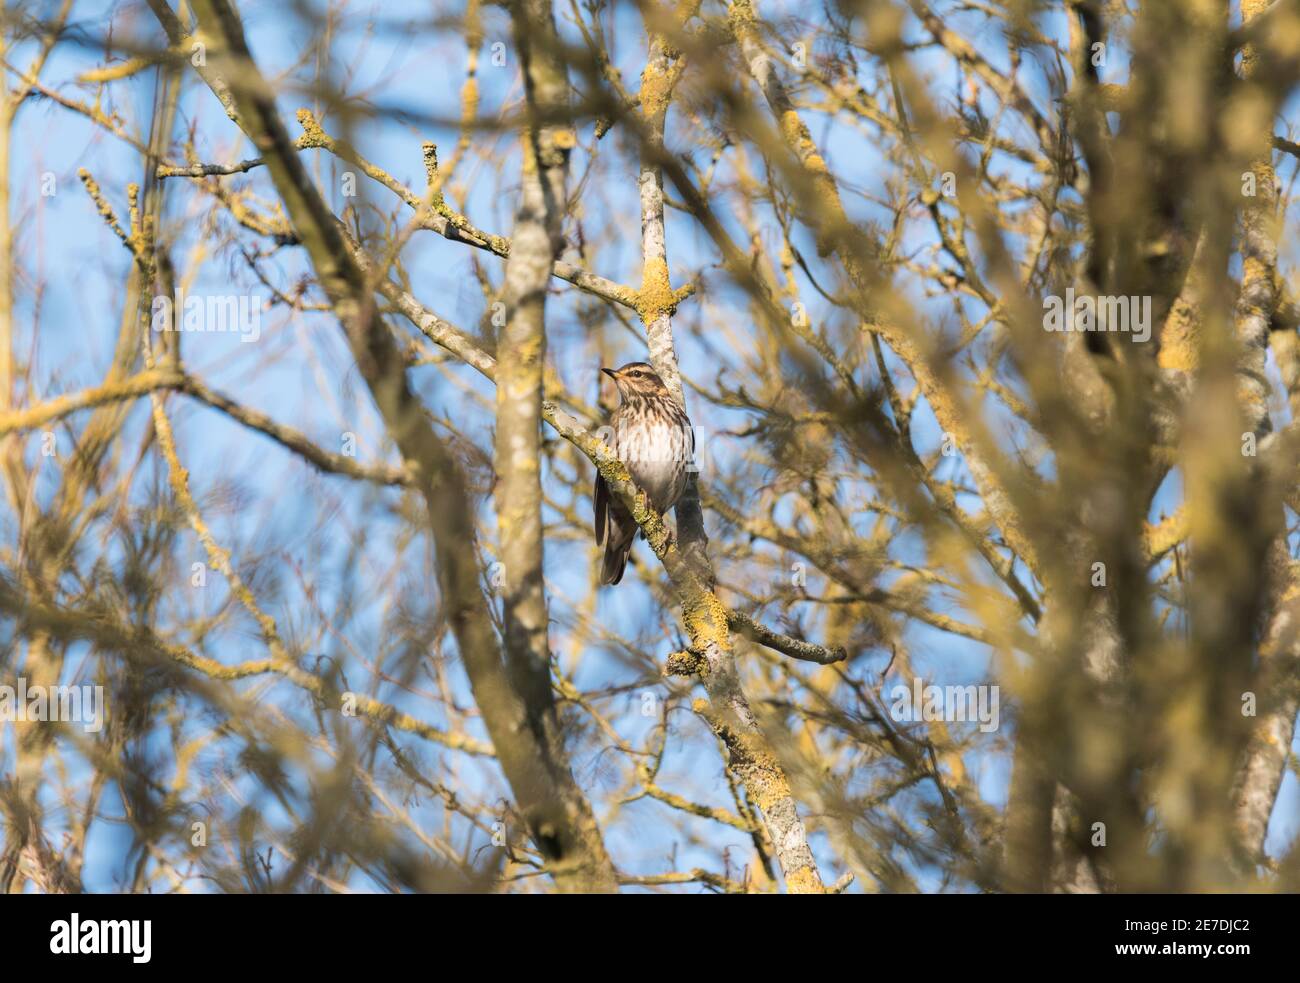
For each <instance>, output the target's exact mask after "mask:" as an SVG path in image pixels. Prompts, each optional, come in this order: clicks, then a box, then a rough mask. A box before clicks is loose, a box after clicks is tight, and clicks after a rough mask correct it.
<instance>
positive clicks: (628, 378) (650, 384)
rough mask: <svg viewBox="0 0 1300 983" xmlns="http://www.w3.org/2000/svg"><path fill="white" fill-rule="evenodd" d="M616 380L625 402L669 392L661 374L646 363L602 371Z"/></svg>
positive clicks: (631, 363) (629, 363) (615, 382)
mask: <svg viewBox="0 0 1300 983" xmlns="http://www.w3.org/2000/svg"><path fill="white" fill-rule="evenodd" d="M600 371H602V372H604V373H605V374H606V375H607V376H609V377H610V378H611V379H613V380H614V385H615V386H617V387H618V394H619V395H620V396H622V397H623V399H624V400H629V399H637V398H641V399H645V398H648V397H650V396H663V395H666V394H667V392H668V387H667V386H665V385H664V382H663V380H662V379H660V378H659V374H658V373H657V372H655V370H654V369H652V368H651V367H650V366H649V365H647V364H646V363H645V362H628V363H627V365H625V366H623V367H622V368H621V369H601V370H600Z"/></svg>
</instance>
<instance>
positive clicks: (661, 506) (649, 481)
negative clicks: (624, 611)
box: [592, 362, 695, 586]
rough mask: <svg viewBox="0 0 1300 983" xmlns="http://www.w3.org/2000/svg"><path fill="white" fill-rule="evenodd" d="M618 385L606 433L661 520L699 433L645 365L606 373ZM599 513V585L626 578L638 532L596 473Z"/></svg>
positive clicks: (678, 493)
mask: <svg viewBox="0 0 1300 983" xmlns="http://www.w3.org/2000/svg"><path fill="white" fill-rule="evenodd" d="M600 371H601V372H603V373H605V375H607V376H609V377H610V378H611V379H613V380H614V385H615V386H616V387H617V388H618V394H619V398H620V402H619V406H618V408H617V409H615V410H614V412H613V413H612V414H610V417H609V426H608V428H607V429H606V430H605V431H604V432H605V433H606V434H610V435H611V436H612V438H613V439H612V441H609V443H610V444H611V447H612V449H613V450H614V453H615V454H616V455H617V457H618V459H619V460H620V461H622V462H623V464H624V465H625V466H626V467H627V470H628V474H630V475H631V476H632V481H633V482H634V483H635V484H636V486H637V488H639V489H640V490H641V491H642V492H643V493H644V494H645V496H646V501H647V502H648V503H649V505H650V507H651V508H653V509H654V510H655V512H656V513H658V514H659V515H660V516H661V517H662V516H663V514H664V513H665V512H667V511H668V510H669V509H671V508H672V507H673V506H674V505H676V504H677V500H678V499H679V498H681V497H682V492H683V491H684V490H685V488H686V477H687V473H688V470H689V467H690V465H691V462H692V461H693V460H694V459H695V432H694V430H693V428H692V427H691V421H690V418H689V417H687V415H686V412H685V410H683V409H682V407H681V405H680V404H679V403H678V402H677V400H676V399H674V398H673V395H672V393H670V392H669V391H668V387H667V386H665V385H664V381H663V379H661V378H659V373H657V372H656V371H655V370H654V369H653V368H652V367H651V366H649V365H647V364H646V363H645V362H629V363H628V364H627V365H624V366H623V367H622V368H621V369H609V368H602V369H601V370H600ZM592 498H593V500H594V501H595V511H596V545H597V546H600V545H602V544H603V545H604V547H605V555H604V558H603V560H602V562H601V567H600V583H601V586H609V585H613V584H617V583H618V582H619V581H620V580H622V579H623V569H624V567H626V566H627V555H628V553H630V552H631V551H632V542H633V540H634V539H635V538H636V534H637V531H638V527H637V524H636V520H634V519H633V518H632V515H631V513H629V512H628V510H627V509H626V508H625V507H624V505H623V503H622V502H620V501H619V500H618V498H616V497H615V496H614V495H611V494H610V491H609V486H608V485H607V484H606V483H605V479H604V478H602V477H601V476H600V474H599V473H597V474H596V487H595V490H594V491H593V493H592Z"/></svg>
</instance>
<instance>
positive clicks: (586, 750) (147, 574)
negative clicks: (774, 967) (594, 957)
mask: <svg viewBox="0 0 1300 983" xmlns="http://www.w3.org/2000/svg"><path fill="white" fill-rule="evenodd" d="M769 8H770V9H769ZM90 14H91V12H90V11H89V9H87V10H86V11H83V10H82V9H81V5H79V4H76V3H74V2H72V0H64V2H61V3H31V4H19V5H14V6H11V7H10V8H9V10H8V13H7V16H6V20H5V24H4V27H5V30H4V38H5V40H4V45H5V59H4V63H5V88H4V90H3V91H0V140H3V145H2V146H0V188H3V189H4V194H5V196H6V197H5V200H4V201H3V203H0V222H2V223H3V226H2V229H0V327H2V328H3V344H2V345H0V470H2V471H3V483H4V487H5V497H6V501H7V504H8V508H7V510H5V511H4V512H0V517H2V520H3V524H2V526H0V528H2V529H3V543H4V546H3V551H2V552H0V611H2V612H3V613H4V616H5V622H4V623H5V628H4V629H3V635H0V637H3V640H4V648H3V650H2V654H0V668H2V670H3V674H2V676H0V720H3V721H5V722H6V723H0V727H3V729H0V742H3V743H0V762H2V764H0V768H2V770H3V774H2V776H0V808H2V815H3V830H4V837H5V840H4V845H3V853H0V882H2V883H3V884H4V886H5V887H6V888H7V889H8V890H10V891H22V890H25V889H27V886H28V884H34V885H35V886H36V888H38V889H40V890H46V891H78V890H95V889H103V888H109V887H111V888H117V889H127V890H161V889H171V890H184V891H198V890H222V891H266V890H276V891H338V890H347V889H369V890H390V891H409V890H454V891H469V890H498V891H500V890H515V891H522V890H535V891H555V890H558V891H571V892H613V891H617V890H620V889H623V890H630V889H671V888H674V887H676V888H678V889H701V888H702V889H706V890H714V891H723V892H735V893H740V892H762V891H773V890H779V889H781V890H787V891H790V892H809V893H820V892H823V891H830V890H833V891H843V890H846V889H849V886H850V885H851V884H854V885H856V886H855V887H854V888H852V889H854V890H857V889H862V890H866V891H916V890H922V891H936V890H965V891H968V890H986V891H1067V892H1095V891H1141V890H1148V891H1149V890H1174V891H1195V890H1207V889H1208V890H1247V889H1250V890H1258V889H1268V890H1286V889H1292V890H1294V889H1295V888H1296V887H1297V884H1298V883H1300V882H1298V881H1297V878H1300V865H1298V863H1297V858H1298V857H1300V849H1297V845H1296V844H1295V843H1289V842H1287V837H1288V836H1293V835H1294V830H1291V829H1290V825H1293V823H1292V820H1293V818H1294V803H1293V802H1291V801H1290V798H1291V797H1289V796H1288V794H1287V793H1285V792H1284V787H1285V786H1284V779H1285V776H1286V774H1287V772H1288V770H1290V771H1294V769H1295V758H1294V756H1293V754H1292V745H1293V741H1294V737H1295V732H1294V731H1295V721H1296V715H1297V711H1298V710H1300V682H1298V680H1297V672H1296V669H1297V659H1298V657H1300V638H1298V637H1297V628H1296V626H1297V618H1298V616H1300V609H1297V603H1298V602H1297V598H1300V589H1298V587H1297V575H1296V567H1295V558H1294V552H1295V545H1296V544H1295V540H1294V538H1293V536H1292V530H1293V525H1294V523H1295V516H1296V510H1297V508H1300V496H1297V477H1298V468H1300V430H1297V424H1296V422H1295V420H1296V417H1297V410H1298V409H1300V346H1298V345H1297V329H1298V326H1300V315H1297V314H1296V306H1295V303H1294V300H1293V293H1292V288H1291V286H1290V279H1291V273H1290V271H1289V270H1288V269H1287V265H1288V253H1287V251H1286V249H1285V240H1284V239H1283V235H1284V230H1285V229H1286V226H1287V220H1288V217H1289V215H1290V206H1291V199H1290V190H1289V188H1290V183H1291V182H1292V181H1293V179H1294V177H1295V175H1296V174H1297V165H1296V159H1297V158H1300V148H1298V147H1297V145H1296V144H1295V143H1293V142H1292V141H1291V140H1290V139H1289V136H1290V135H1289V132H1288V131H1287V129H1286V126H1287V123H1286V118H1287V112H1288V110H1289V108H1290V102H1289V99H1290V97H1291V95H1292V93H1293V92H1294V91H1295V89H1296V86H1297V83H1300V59H1298V58H1297V56H1296V51H1297V50H1300V47H1298V46H1297V44H1296V41H1297V39H1300V13H1297V12H1296V11H1295V10H1294V9H1293V7H1292V6H1291V5H1287V4H1280V3H1279V4H1274V5H1271V6H1270V5H1267V4H1265V3H1263V2H1260V0H1241V3H1240V5H1239V6H1237V7H1234V6H1233V5H1230V4H1228V3H1220V2H1198V3H1187V4H1169V3H1154V2H1148V3H1139V4H1134V5H1124V4H1118V3H1104V2H1102V0H1065V2H1028V0H1026V2H1015V3H1002V4H984V5H979V6H977V7H973V6H970V5H963V4H953V3H947V2H925V0H905V2H904V0H894V2H888V0H863V2H843V3H828V4H826V5H824V6H822V7H820V8H817V9H810V8H801V7H798V6H796V5H791V6H788V7H783V6H779V5H776V4H768V3H767V2H766V0H764V3H758V2H755V0H731V2H722V0H713V2H708V3H701V2H699V0H673V2H661V0H644V2H641V3H635V4H633V3H624V4H606V3H603V2H594V3H588V4H577V3H569V4H567V5H566V4H552V3H551V2H550V0H510V2H507V3H505V4H502V5H486V4H481V3H480V2H479V0H467V2H466V3H465V4H464V5H463V6H462V7H460V8H459V9H457V10H455V11H451V12H443V13H438V14H430V13H429V11H428V10H427V8H426V7H424V6H423V5H412V9H410V10H408V9H405V8H403V7H398V8H397V9H393V8H392V7H391V6H390V5H383V6H378V5H376V6H371V5H366V4H359V3H355V2H352V3H349V2H346V0H338V2H335V3H331V4H328V5H324V6H322V7H320V8H318V9H316V8H309V7H307V6H303V7H302V8H298V7H294V8H292V9H290V8H285V7H283V6H282V5H257V4H253V3H245V4H240V5H236V4H234V3H233V2H231V0H193V2H191V3H187V4H181V5H172V4H169V3H167V2H166V0H148V3H147V6H137V7H130V6H128V7H122V8H117V9H115V11H114V13H113V15H112V18H111V20H108V21H104V22H99V21H95V20H91V19H89V18H90ZM78 17H85V18H87V19H85V20H78V19H77V18H78ZM1283 134H1286V135H1283ZM74 176H76V177H77V178H78V179H79V185H80V187H78V186H77V185H78V182H74V181H72V178H73V177H74ZM492 230H500V231H492ZM1270 355H1271V357H1270ZM643 359H644V360H646V361H649V362H651V363H652V365H653V366H654V368H655V370H656V371H657V372H658V374H659V375H660V376H661V377H662V379H663V381H664V382H665V384H666V385H667V387H668V389H669V391H670V393H671V394H672V397H673V398H674V399H676V400H678V401H680V403H681V404H682V406H684V407H685V408H686V410H687V412H688V413H689V414H690V416H691V418H692V420H693V421H694V424H695V427H696V447H697V460H696V462H695V464H696V470H695V471H693V474H692V479H691V481H690V483H689V484H688V488H687V492H686V494H685V495H684V497H683V499H682V501H681V502H680V503H679V504H678V506H677V507H676V510H675V515H674V516H672V517H660V516H658V515H656V514H655V513H654V512H653V511H652V510H650V509H649V508H648V507H647V505H646V503H645V500H644V499H643V498H641V497H638V493H637V488H636V486H635V485H634V484H633V483H632V482H631V480H630V477H629V475H628V472H627V470H626V469H625V468H624V466H623V464H622V463H620V461H619V460H618V458H617V456H616V454H615V453H614V451H613V450H612V449H611V447H610V446H609V444H608V442H607V441H606V439H605V436H606V435H605V434H602V432H601V427H602V425H603V424H604V422H605V419H606V418H607V415H608V412H609V411H610V410H611V409H612V407H613V401H614V394H613V392H612V390H610V389H608V388H606V389H601V388H599V387H600V386H601V383H600V382H599V381H598V380H600V378H601V376H600V373H599V372H598V369H599V367H600V366H602V365H618V364H621V363H622V362H626V361H634V360H643ZM597 472H598V473H599V474H600V475H601V476H603V478H604V479H605V481H606V483H607V484H608V485H609V487H610V489H611V492H612V494H614V495H615V496H617V497H618V498H619V500H620V501H621V502H622V504H623V505H624V506H625V507H627V508H628V509H630V510H631V512H632V514H633V515H634V517H635V518H636V520H637V522H638V524H639V525H640V527H641V529H642V532H643V534H644V538H645V540H646V545H645V546H639V547H637V549H636V551H635V552H634V559H633V563H632V565H631V566H630V567H629V570H628V574H627V576H626V577H625V578H624V582H623V583H622V584H620V585H619V586H618V587H614V588H599V587H598V586H597V583H598V581H597V577H596V571H597V568H598V557H599V551H598V549H597V548H596V545H595V542H594V538H593V537H592V534H591V515H592V502H591V483H592V478H593V476H594V475H595V474H596V473H597ZM8 722H12V727H9V726H7V723H8ZM1270 821H1272V823H1273V830H1272V833H1271V835H1270ZM117 828H120V829H123V830H125V831H126V834H127V835H126V836H125V837H123V836H109V835H107V834H108V831H109V830H112V829H117ZM691 886H694V887H693V888H692V887H691Z"/></svg>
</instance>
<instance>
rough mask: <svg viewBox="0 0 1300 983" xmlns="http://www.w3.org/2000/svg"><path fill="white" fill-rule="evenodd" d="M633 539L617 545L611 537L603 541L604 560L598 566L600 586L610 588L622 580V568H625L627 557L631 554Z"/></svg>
mask: <svg viewBox="0 0 1300 983" xmlns="http://www.w3.org/2000/svg"><path fill="white" fill-rule="evenodd" d="M635 538H636V537H635V536H630V537H628V539H626V540H625V541H623V542H621V543H619V542H615V541H614V537H613V536H611V537H609V539H607V540H606V541H605V559H604V562H602V563H601V565H600V583H601V586H612V585H614V584H617V583H618V582H619V581H620V580H622V579H623V568H624V567H626V566H627V555H628V553H630V552H632V542H633V540H635Z"/></svg>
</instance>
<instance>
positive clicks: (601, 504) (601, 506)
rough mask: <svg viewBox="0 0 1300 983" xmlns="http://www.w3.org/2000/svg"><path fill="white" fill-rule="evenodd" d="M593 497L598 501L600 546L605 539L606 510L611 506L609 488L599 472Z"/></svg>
mask: <svg viewBox="0 0 1300 983" xmlns="http://www.w3.org/2000/svg"><path fill="white" fill-rule="evenodd" d="M592 498H594V499H595V501H596V545H597V546H599V545H600V544H601V543H603V542H604V541H605V512H606V510H607V509H608V508H609V489H608V488H607V487H606V486H605V479H604V478H602V477H601V476H600V475H599V474H597V475H596V490H595V491H594V492H593V493H592Z"/></svg>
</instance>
